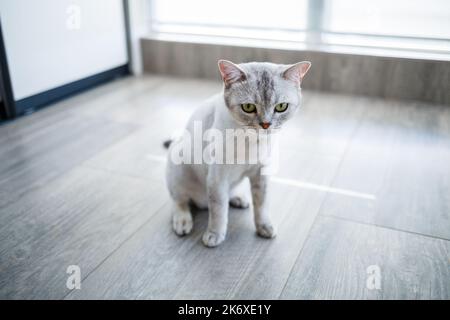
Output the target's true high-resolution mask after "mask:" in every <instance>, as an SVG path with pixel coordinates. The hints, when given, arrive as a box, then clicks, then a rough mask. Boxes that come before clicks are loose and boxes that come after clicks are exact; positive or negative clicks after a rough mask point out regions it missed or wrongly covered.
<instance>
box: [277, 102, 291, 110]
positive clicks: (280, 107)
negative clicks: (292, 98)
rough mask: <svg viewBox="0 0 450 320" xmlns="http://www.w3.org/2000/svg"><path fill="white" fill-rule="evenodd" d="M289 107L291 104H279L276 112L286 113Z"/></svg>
mask: <svg viewBox="0 0 450 320" xmlns="http://www.w3.org/2000/svg"><path fill="white" fill-rule="evenodd" d="M288 107H289V103H287V102H283V103H279V104H277V105H276V106H275V111H276V112H285V111H286V110H287V108H288Z"/></svg>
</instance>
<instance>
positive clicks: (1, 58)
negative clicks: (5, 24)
mask: <svg viewBox="0 0 450 320" xmlns="http://www.w3.org/2000/svg"><path fill="white" fill-rule="evenodd" d="M0 94H1V97H2V103H1V107H0V119H2V120H6V119H12V118H14V117H15V116H16V103H15V100H14V94H13V91H12V86H11V78H10V77H9V69H8V59H7V57H6V50H5V43H4V41H3V32H2V22H1V19H0Z"/></svg>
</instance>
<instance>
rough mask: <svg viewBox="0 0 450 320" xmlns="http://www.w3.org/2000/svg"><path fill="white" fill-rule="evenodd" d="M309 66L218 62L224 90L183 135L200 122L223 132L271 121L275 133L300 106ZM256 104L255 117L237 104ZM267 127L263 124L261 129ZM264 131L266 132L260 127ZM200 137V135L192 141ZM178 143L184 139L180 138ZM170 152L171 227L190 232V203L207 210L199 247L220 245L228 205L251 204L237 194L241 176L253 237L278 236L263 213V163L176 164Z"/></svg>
mask: <svg viewBox="0 0 450 320" xmlns="http://www.w3.org/2000/svg"><path fill="white" fill-rule="evenodd" d="M310 65H311V64H310V63H309V62H300V63H297V64H294V65H278V64H272V63H257V62H252V63H244V64H239V65H235V64H233V63H232V62H229V61H225V60H220V61H219V71H220V73H221V75H222V79H223V81H224V91H223V93H220V94H218V95H216V96H214V97H212V98H211V99H209V100H208V101H207V102H206V103H205V104H204V105H203V106H202V107H201V108H199V109H198V110H197V111H195V112H194V114H193V115H192V117H191V118H190V120H189V122H188V125H187V128H186V129H187V131H189V132H190V133H193V123H194V121H201V122H202V124H203V130H206V129H210V128H215V129H218V130H221V131H225V130H226V129H233V128H236V129H237V128H254V129H258V130H259V129H261V128H262V127H264V126H267V124H268V123H270V128H269V130H270V129H279V128H281V127H282V125H283V124H284V123H285V122H286V121H287V120H288V119H289V118H291V117H292V116H293V114H294V112H295V111H296V110H297V109H298V108H299V106H300V104H301V89H300V84H301V81H302V79H303V77H304V75H305V74H306V72H307V71H308V69H309V67H310ZM243 103H252V104H256V106H257V112H256V113H251V114H249V113H245V112H244V111H243V110H242V108H241V104H243ZM278 103H289V107H288V109H287V110H286V111H285V112H282V113H276V112H274V106H275V105H276V104H278ZM263 124H265V125H263ZM264 129H266V128H264ZM194 138H200V139H201V137H194ZM181 140H182V139H181ZM181 140H178V141H174V143H173V144H172V145H171V146H170V149H169V161H168V165H167V172H166V177H167V185H168V188H169V191H170V195H171V197H172V199H173V201H174V204H173V211H172V215H173V216H172V219H173V220H172V222H173V229H174V231H175V232H176V234H178V235H185V234H188V233H190V232H191V230H192V228H193V218H192V215H191V212H190V205H189V204H190V203H194V204H195V205H196V206H197V207H200V208H208V209H209V221H208V228H207V230H206V231H205V233H204V234H203V243H204V244H205V245H206V246H208V247H215V246H217V245H219V244H220V243H221V242H222V241H223V240H224V239H225V236H226V231H227V223H228V205H229V204H230V205H232V206H235V207H241V208H247V207H248V206H249V200H248V199H245V198H244V197H243V195H242V194H237V190H239V185H241V183H242V182H243V179H244V178H245V177H248V178H249V180H250V186H251V194H252V198H253V210H254V221H255V226H256V230H257V234H258V235H260V236H262V237H265V238H273V237H274V236H275V234H276V231H275V227H274V225H273V224H272V222H271V220H270V216H269V212H268V210H267V201H266V198H267V197H266V194H267V182H268V180H267V176H265V175H262V174H261V169H262V166H261V164H210V165H208V164H174V163H173V162H172V161H171V157H170V153H171V152H173V147H174V145H176V144H177V143H182V142H181Z"/></svg>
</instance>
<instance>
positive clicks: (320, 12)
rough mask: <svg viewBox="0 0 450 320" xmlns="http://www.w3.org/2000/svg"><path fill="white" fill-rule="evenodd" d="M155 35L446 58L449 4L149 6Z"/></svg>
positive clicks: (337, 1)
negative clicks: (421, 53)
mask: <svg viewBox="0 0 450 320" xmlns="http://www.w3.org/2000/svg"><path fill="white" fill-rule="evenodd" d="M150 1H151V30H152V32H154V33H160V34H164V33H166V34H167V33H169V34H189V35H205V36H219V37H233V38H241V39H242V38H253V39H262V40H275V41H290V42H296V43H304V44H309V45H311V46H317V45H319V46H322V45H329V46H330V45H334V46H335V45H339V46H356V47H376V48H389V49H400V50H416V51H431V52H437V53H450V1H448V0H395V1H392V0H378V1H371V2H369V1H358V0H264V1H262V0H259V1H258V0H227V1H213V0H190V1H183V0H150Z"/></svg>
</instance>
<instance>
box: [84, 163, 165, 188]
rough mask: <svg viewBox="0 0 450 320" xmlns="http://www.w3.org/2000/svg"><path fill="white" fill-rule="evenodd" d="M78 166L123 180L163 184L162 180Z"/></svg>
mask: <svg viewBox="0 0 450 320" xmlns="http://www.w3.org/2000/svg"><path fill="white" fill-rule="evenodd" d="M79 166H80V167H84V168H88V169H92V170H96V171H99V172H103V173H108V174H112V175H115V176H117V177H123V178H129V179H138V180H141V181H145V182H152V183H162V184H164V180H158V179H152V178H148V177H143V176H138V175H133V174H129V173H124V172H119V171H115V170H110V169H105V168H101V167H98V166H94V165H91V164H88V163H83V164H81V165H79Z"/></svg>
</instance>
